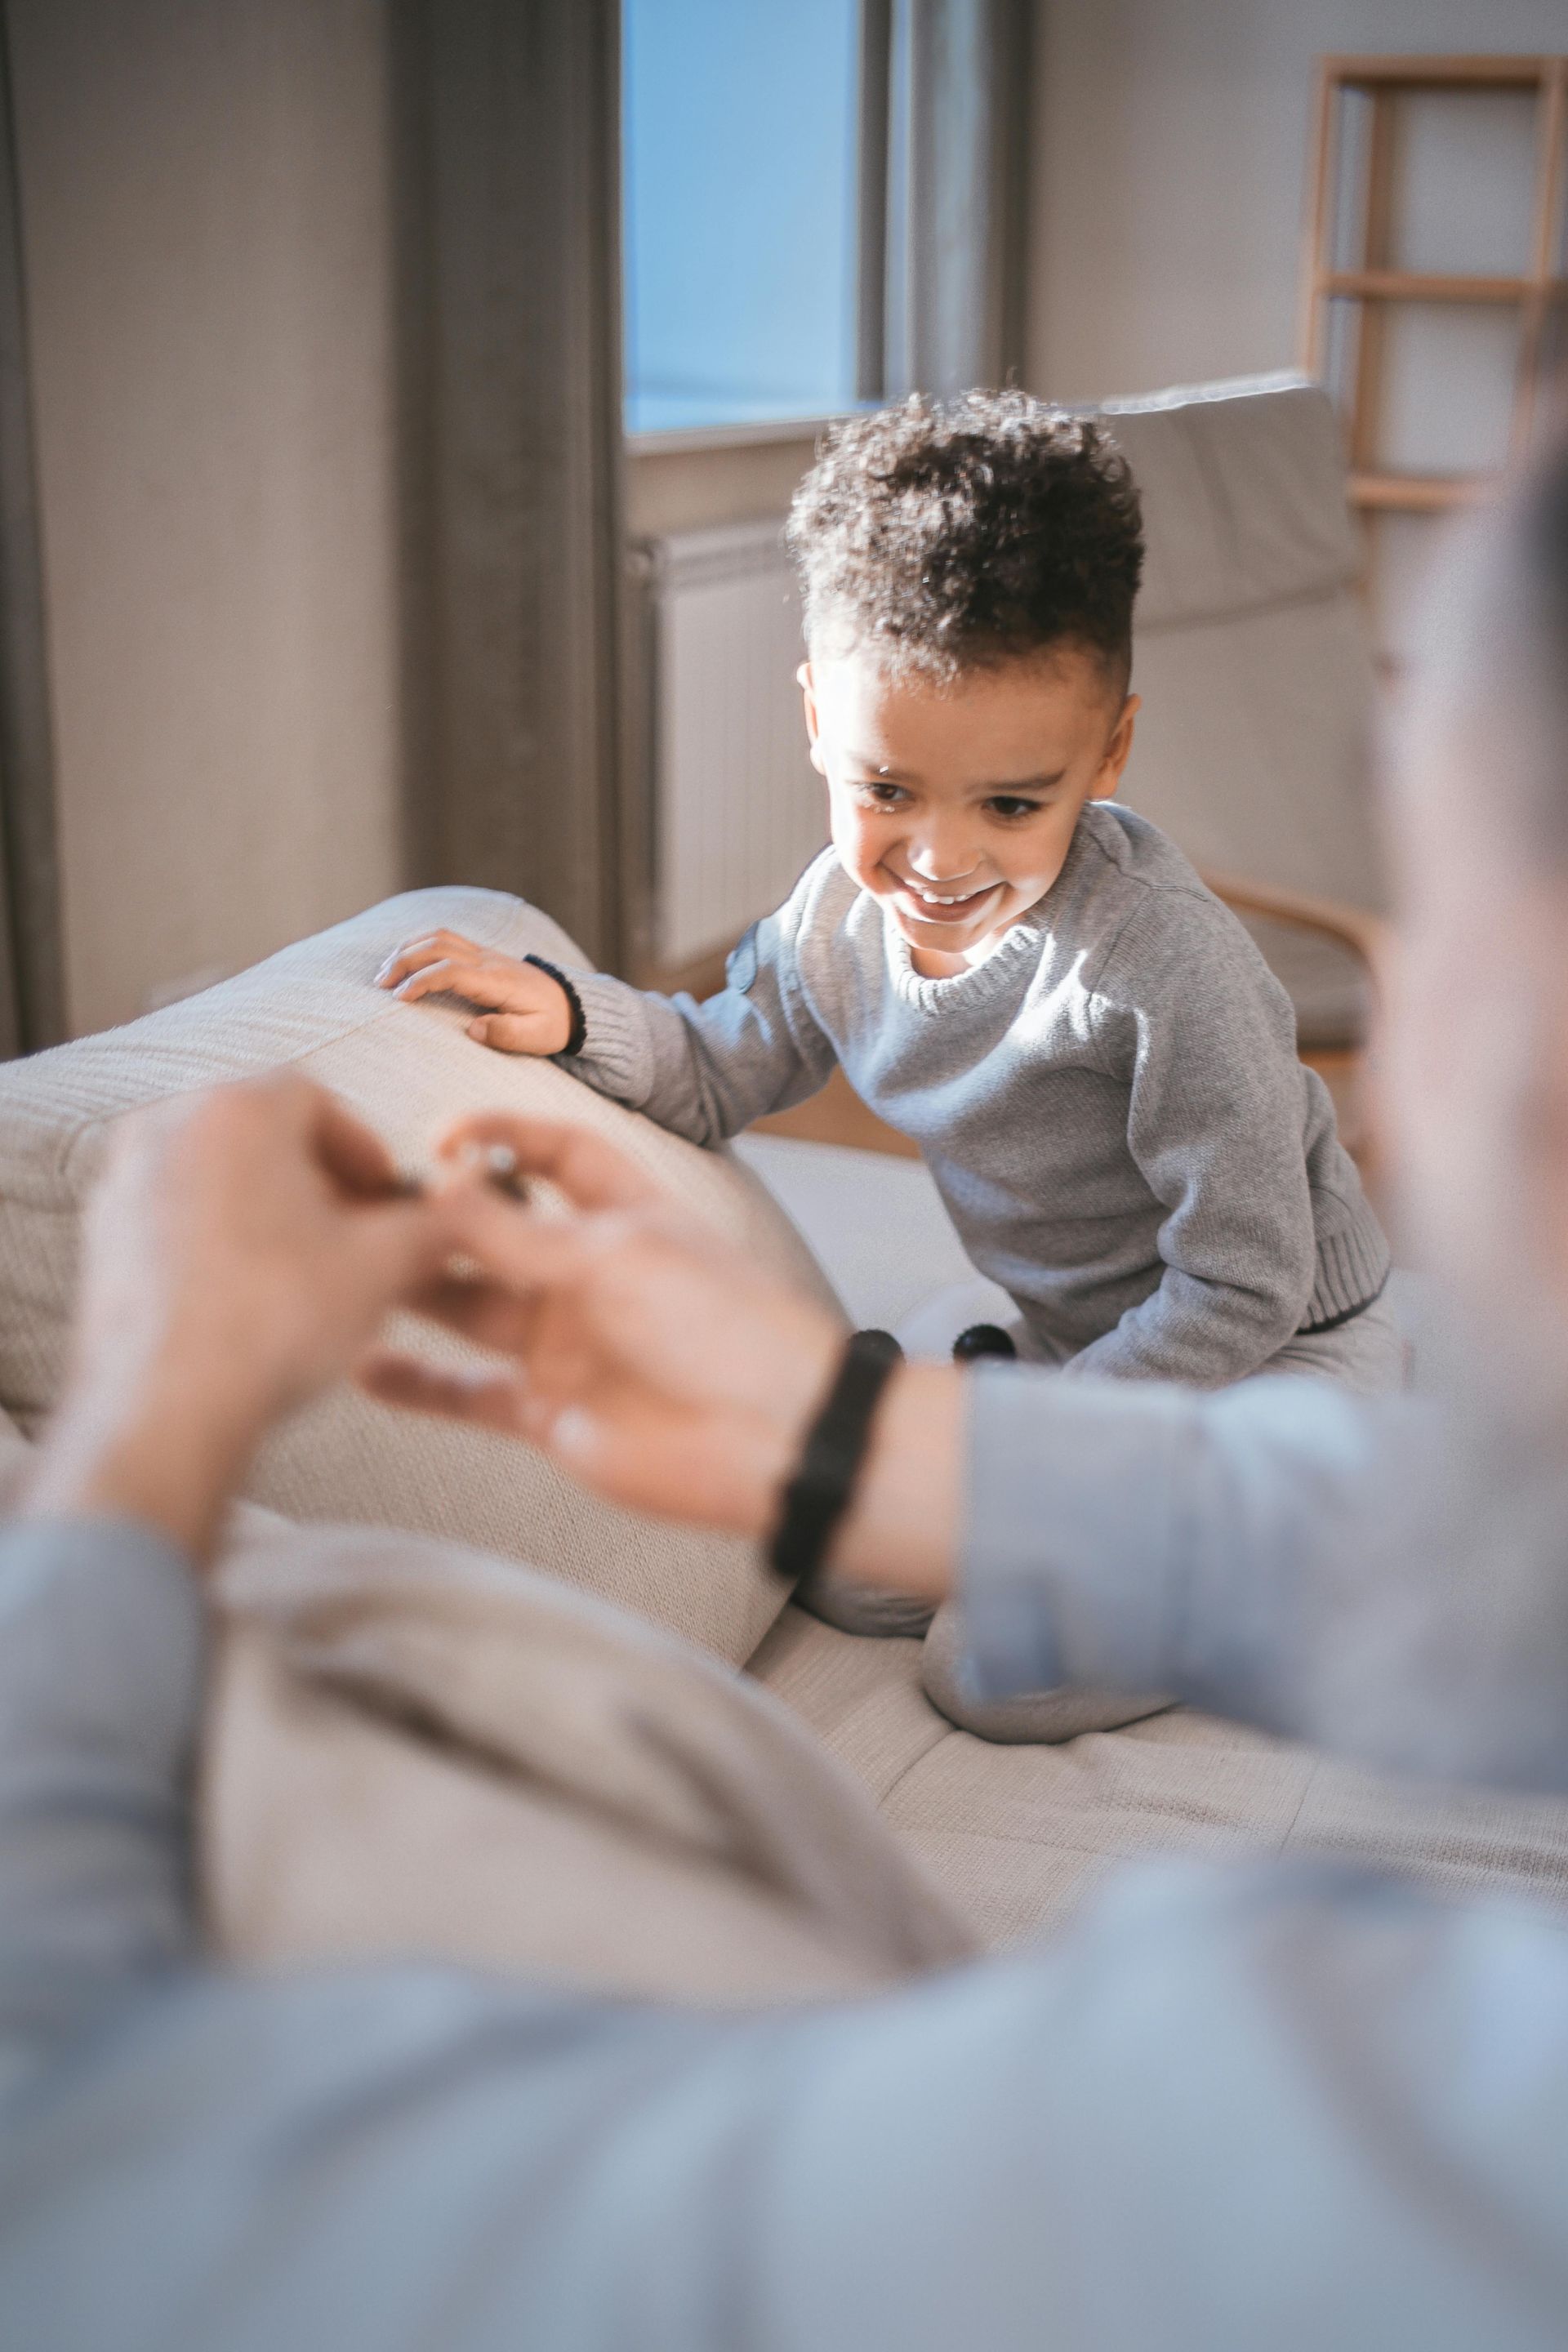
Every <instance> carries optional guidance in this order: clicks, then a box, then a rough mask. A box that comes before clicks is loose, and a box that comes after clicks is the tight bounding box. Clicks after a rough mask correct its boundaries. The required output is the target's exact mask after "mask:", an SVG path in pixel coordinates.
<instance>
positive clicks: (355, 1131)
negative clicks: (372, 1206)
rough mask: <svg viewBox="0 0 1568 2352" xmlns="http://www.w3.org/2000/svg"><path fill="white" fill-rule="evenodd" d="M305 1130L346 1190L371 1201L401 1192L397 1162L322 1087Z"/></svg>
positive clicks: (325, 1165)
mask: <svg viewBox="0 0 1568 2352" xmlns="http://www.w3.org/2000/svg"><path fill="white" fill-rule="evenodd" d="M307 1131H308V1134H309V1136H310V1142H311V1144H312V1146H313V1147H314V1150H315V1154H316V1158H317V1160H318V1161H319V1163H320V1165H321V1167H322V1168H323V1169H324V1170H325V1171H326V1172H327V1174H328V1175H329V1176H331V1177H332V1178H333V1180H334V1181H336V1182H337V1183H338V1184H339V1185H340V1186H341V1187H342V1190H343V1191H344V1192H350V1193H353V1194H356V1195H358V1196H359V1197H360V1198H362V1199H363V1200H370V1201H374V1200H387V1199H391V1198H393V1197H395V1195H396V1194H398V1193H399V1192H402V1190H403V1183H402V1179H401V1177H400V1176H399V1174H398V1171H397V1165H396V1162H395V1160H394V1159H393V1157H392V1154H391V1152H390V1151H388V1150H387V1148H386V1146H385V1144H384V1142H383V1141H382V1139H381V1138H380V1136H379V1135H377V1134H375V1133H374V1130H373V1129H370V1128H368V1127H366V1126H365V1125H364V1123H363V1120H362V1119H357V1118H355V1117H354V1115H353V1112H352V1111H351V1110H348V1109H346V1108H344V1106H343V1105H342V1103H341V1102H339V1101H338V1099H337V1097H335V1096H333V1095H330V1094H328V1093H326V1092H325V1090H324V1089H322V1090H319V1091H317V1092H316V1094H315V1097H314V1100H313V1101H312V1102H311V1104H310V1110H309V1127H308V1130H307Z"/></svg>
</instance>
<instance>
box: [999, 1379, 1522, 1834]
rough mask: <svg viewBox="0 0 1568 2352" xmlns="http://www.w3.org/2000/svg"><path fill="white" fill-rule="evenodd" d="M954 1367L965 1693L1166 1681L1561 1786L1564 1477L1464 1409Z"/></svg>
mask: <svg viewBox="0 0 1568 2352" xmlns="http://www.w3.org/2000/svg"><path fill="white" fill-rule="evenodd" d="M968 1393H969V1398H970V1421H969V1445H968V1490H967V1499H966V1511H965V1536H964V1550H963V1560H962V1562H961V1569H960V1594H961V1600H962V1603H963V1618H964V1625H965V1632H966V1637H967V1645H968V1665H969V1671H970V1674H971V1676H972V1679H973V1685H974V1687H975V1690H976V1693H977V1695H978V1696H983V1697H986V1698H1000V1697H1004V1696H1011V1695H1013V1694H1014V1693H1016V1692H1018V1691H1023V1690H1045V1689H1049V1688H1051V1687H1052V1686H1053V1685H1057V1684H1058V1683H1064V1682H1066V1683H1078V1684H1083V1685H1104V1686H1108V1687H1110V1688H1111V1689H1115V1690H1153V1691H1168V1692H1170V1693H1171V1694H1173V1696H1175V1697H1177V1698H1181V1699H1184V1700H1186V1701H1188V1702H1189V1703H1191V1704H1193V1705H1194V1706H1201V1707H1205V1708H1207V1709H1209V1710H1210V1711H1211V1712H1213V1713H1215V1714H1218V1715H1226V1716H1230V1717H1234V1718H1236V1719H1237V1720H1239V1721H1244V1722H1250V1723H1255V1724H1258V1725H1261V1726H1262V1727H1264V1728H1266V1729H1268V1730H1272V1731H1278V1732H1282V1733H1285V1734H1287V1735H1289V1736H1290V1737H1293V1738H1302V1739H1306V1740H1310V1741H1311V1742H1313V1743H1314V1744H1316V1745H1319V1746H1321V1747H1325V1748H1332V1749H1335V1750H1337V1751H1339V1752H1341V1753H1343V1754H1348V1755H1352V1756H1356V1757H1359V1758H1361V1759H1364V1760H1368V1761H1372V1762H1376V1763H1380V1764H1384V1765H1388V1766H1391V1767H1394V1768H1396V1769H1402V1770H1412V1769H1414V1770H1416V1771H1429V1772H1432V1773H1435V1774H1437V1775H1439V1776H1441V1777H1443V1778H1445V1779H1449V1780H1455V1779H1465V1778H1469V1779H1476V1780H1493V1781H1498V1782H1501V1783H1511V1784H1517V1785H1521V1786H1525V1787H1531V1788H1535V1789H1542V1790H1547V1789H1561V1788H1568V1579H1565V1578H1564V1577H1563V1575H1562V1574H1561V1573H1560V1572H1558V1571H1557V1570H1555V1568H1554V1567H1553V1566H1552V1563H1553V1562H1554V1561H1555V1560H1556V1559H1557V1558H1558V1557H1559V1556H1560V1551H1561V1542H1560V1528H1561V1526H1562V1523H1563V1519H1562V1514H1563V1495H1562V1492H1561V1490H1560V1487H1559V1486H1558V1485H1556V1484H1554V1483H1552V1482H1551V1481H1548V1482H1546V1483H1545V1484H1544V1485H1543V1484H1542V1481H1541V1479H1540V1478H1539V1477H1538V1476H1536V1475H1534V1474H1533V1473H1532V1472H1531V1471H1530V1470H1529V1469H1528V1467H1526V1466H1524V1465H1521V1471H1520V1475H1518V1476H1517V1477H1510V1476H1509V1475H1508V1474H1507V1469H1506V1465H1503V1464H1501V1463H1500V1461H1499V1460H1498V1459H1497V1458H1496V1456H1495V1454H1489V1452H1488V1445H1487V1440H1488V1438H1489V1436H1490V1435H1493V1434H1495V1433H1488V1432H1487V1431H1485V1430H1484V1429H1478V1427H1477V1425H1476V1424H1475V1423H1474V1421H1473V1420H1472V1419H1470V1418H1468V1416H1467V1415H1466V1413H1464V1412H1460V1411H1457V1410H1456V1409H1455V1408H1454V1407H1453V1406H1451V1405H1448V1406H1446V1405H1444V1404H1442V1403H1439V1402H1437V1401H1436V1399H1433V1398H1412V1397H1383V1398H1366V1397H1358V1396H1355V1395H1352V1393H1351V1392H1350V1391H1346V1390H1344V1389H1342V1388H1339V1387H1338V1386H1336V1385H1335V1384H1334V1383H1333V1382H1331V1381H1324V1380H1313V1379H1310V1378H1294V1379H1290V1378H1285V1377H1278V1378H1271V1379H1266V1380H1259V1381H1249V1382H1247V1383H1245V1384H1243V1385H1240V1386H1238V1387H1236V1388H1232V1389H1226V1390H1222V1391H1217V1392H1215V1393H1212V1394H1204V1393H1200V1392H1197V1391H1192V1390H1186V1389H1177V1388H1163V1387H1155V1386H1153V1385H1150V1386H1146V1387H1133V1386H1131V1385H1122V1384H1112V1383H1110V1382H1109V1381H1108V1382H1104V1383H1100V1382H1096V1381H1083V1382H1082V1383H1081V1384H1080V1383H1079V1382H1077V1381H1042V1380H1041V1378H1040V1376H1039V1375H1037V1374H1035V1373H1031V1372H1029V1371H1028V1370H1023V1369H1019V1368H1014V1367H1010V1366H1009V1367H1003V1366H984V1367H980V1368H977V1370H976V1373H975V1375H974V1377H973V1382H972V1384H971V1385H970V1388H969V1391H968ZM1532 1515H1533V1519H1534V1520H1535V1521H1536V1522H1539V1523H1533V1524H1532ZM1552 1522H1555V1527H1556V1529H1557V1530H1558V1531H1559V1532H1558V1533H1556V1534H1554V1532H1553V1526H1552Z"/></svg>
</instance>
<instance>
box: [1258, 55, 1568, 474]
mask: <svg viewBox="0 0 1568 2352" xmlns="http://www.w3.org/2000/svg"><path fill="white" fill-rule="evenodd" d="M1422 90H1426V91H1431V90H1466V91H1476V92H1482V91H1485V92H1488V93H1490V92H1495V91H1498V90H1521V91H1529V92H1531V93H1533V95H1534V97H1535V100H1536V107H1537V121H1536V147H1535V184H1534V206H1533V212H1534V217H1533V223H1532V227H1531V267H1530V268H1529V270H1528V272H1526V273H1525V274H1524V275H1523V276H1509V277H1504V276H1478V275H1476V274H1475V273H1473V272H1472V273H1465V274H1460V273H1455V274H1452V275H1449V274H1447V273H1443V272H1434V271H1431V270H1410V269H1402V268H1397V267H1396V266H1395V265H1394V255H1393V251H1392V242H1393V233H1394V131H1395V112H1394V110H1395V107H1396V106H1397V103H1398V101H1399V100H1400V99H1401V98H1402V97H1404V96H1406V95H1407V94H1409V93H1410V92H1413V91H1422ZM1352 93H1356V94H1359V95H1362V96H1363V97H1365V98H1367V99H1369V100H1370V101H1371V126H1370V134H1369V137H1368V140H1367V147H1366V163H1365V169H1364V173H1363V175H1362V185H1361V188H1360V189H1359V191H1358V192H1357V193H1358V195H1359V231H1360V234H1359V244H1360V259H1359V266H1358V267H1355V268H1348V269H1347V268H1342V267H1339V266H1337V260H1336V252H1335V247H1336V228H1337V226H1338V222H1339V216H1340V200H1341V193H1342V191H1341V185H1340V181H1341V169H1340V164H1341V143H1342V138H1343V135H1344V131H1343V123H1344V111H1345V100H1346V98H1347V97H1348V96H1349V95H1351V94H1352ZM1565 168H1568V58H1563V57H1429V58H1421V57H1413V58H1412V57H1407V58H1344V57H1331V58H1323V59H1322V61H1321V66H1320V68H1319V80H1318V101H1317V132H1316V140H1315V146H1314V154H1313V163H1312V175H1311V194H1310V205H1309V218H1308V224H1307V237H1306V253H1305V262H1304V267H1303V270H1302V286H1301V322H1300V348H1301V357H1302V363H1303V365H1304V366H1305V368H1306V370H1307V372H1308V373H1309V374H1310V375H1313V376H1316V377H1319V378H1321V376H1322V375H1323V373H1324V370H1325V366H1326V363H1327V360H1328V350H1329V316H1330V310H1331V305H1333V304H1335V303H1352V304H1354V305H1355V306H1356V308H1357V310H1358V314H1359V315H1358V317H1357V320H1356V329H1357V331H1356V335H1355V340H1354V346H1353V349H1354V360H1353V367H1352V373H1351V379H1350V383H1349V393H1348V399H1347V401H1346V403H1345V422H1346V431H1347V438H1348V443H1349V456H1350V496H1351V500H1352V504H1353V505H1355V506H1358V507H1361V508H1363V509H1374V510H1377V509H1381V510H1384V511H1386V510H1388V509H1403V510H1405V511H1407V512H1427V513H1429V512H1431V511H1433V510H1434V509H1439V508H1444V507H1451V506H1458V505H1460V504H1462V503H1464V501H1465V500H1467V499H1471V498H1474V497H1475V496H1477V495H1478V494H1479V491H1480V490H1481V489H1482V488H1484V480H1483V479H1482V478H1476V477H1467V476H1464V475H1456V474H1402V473H1397V472H1392V471H1389V470H1388V469H1387V468H1386V467H1384V465H1383V463H1382V461H1381V450H1380V442H1381V427H1382V423H1383V376H1384V364H1383V363H1384V339H1385V331H1386V325H1387V320H1388V316H1389V312H1390V310H1391V308H1392V306H1393V305H1394V304H1396V303H1400V302H1455V303H1483V302H1484V303H1509V304H1512V305H1514V306H1515V307H1516V308H1517V309H1518V310H1519V313H1520V341H1519V357H1518V364H1517V370H1516V373H1515V379H1514V395H1513V411H1512V422H1511V443H1512V450H1513V453H1514V454H1516V455H1517V454H1518V453H1519V452H1520V451H1521V450H1522V449H1523V447H1524V446H1526V443H1527V441H1528V438H1529V435H1530V431H1531V421H1532V417H1533V415H1534V412H1535V409H1536V404H1537V403H1538V401H1539V399H1540V396H1541V392H1542V383H1543V380H1544V377H1545V374H1546V370H1547V364H1548V360H1549V356H1550V351H1551V329H1552V324H1553V313H1554V311H1555V310H1556V309H1557V307H1558V306H1559V305H1560V304H1562V303H1563V300H1564V299H1565V298H1568V277H1564V276H1563V262H1562V254H1561V244H1562V236H1563V194H1564V185H1565V181H1564V173H1565Z"/></svg>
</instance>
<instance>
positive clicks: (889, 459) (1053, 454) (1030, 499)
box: [785, 392, 1143, 692]
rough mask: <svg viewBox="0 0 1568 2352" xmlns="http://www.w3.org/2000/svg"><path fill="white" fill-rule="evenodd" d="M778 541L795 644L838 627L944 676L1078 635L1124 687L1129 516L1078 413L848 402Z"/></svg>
mask: <svg viewBox="0 0 1568 2352" xmlns="http://www.w3.org/2000/svg"><path fill="white" fill-rule="evenodd" d="M785 538H786V542H787V545H788V547H789V551H790V553H791V554H792V556H793V557H794V558H795V566H796V569H797V571H798V572H799V574H800V582H801V592H802V595H803V598H804V601H805V632H806V638H807V641H808V643H816V644H820V642H821V641H822V639H823V638H824V637H825V636H837V637H840V638H842V639H843V640H844V641H846V642H847V644H850V645H853V646H858V647H861V648H863V649H865V650H866V651H867V652H868V653H870V654H872V655H873V656H875V657H876V658H877V659H878V660H879V661H880V662H882V663H883V664H885V666H886V667H889V669H893V670H895V671H907V670H917V671H920V672H922V673H924V674H925V675H926V676H928V677H932V678H934V679H936V680H938V681H940V682H942V683H946V682H948V681H950V680H951V679H952V678H953V677H956V676H957V675H958V673H959V672H960V671H961V670H965V669H973V668H976V667H989V666H990V665H992V664H994V663H996V662H1000V661H1005V660H1008V659H1010V658H1012V657H1015V656H1019V655H1027V654H1032V653H1037V652H1039V651H1042V650H1043V649H1044V648H1046V647H1047V646H1068V645H1070V646H1080V647H1083V648H1085V649H1087V650H1089V651H1090V652H1092V653H1094V654H1096V655H1098V656H1099V657H1100V660H1101V662H1102V663H1103V664H1104V667H1105V668H1106V670H1107V672H1108V674H1109V675H1110V676H1111V677H1113V678H1114V679H1115V680H1116V682H1117V683H1118V685H1119V686H1120V688H1121V691H1123V692H1125V690H1126V682H1127V678H1128V677H1129V675H1130V673H1131V664H1132V600H1133V598H1134V596H1135V595H1136V594H1137V593H1138V579H1139V574H1140V572H1142V565H1143V530H1142V517H1141V514H1140V510H1139V502H1138V491H1137V487H1136V485H1135V484H1134V482H1133V479H1132V476H1131V470H1130V469H1129V467H1128V464H1127V460H1126V459H1125V457H1123V456H1122V455H1121V451H1120V450H1119V449H1118V448H1117V446H1116V444H1115V443H1114V442H1113V441H1112V440H1111V438H1110V435H1109V434H1108V433H1107V432H1106V431H1105V429H1104V428H1103V426H1101V425H1096V424H1094V423H1092V422H1091V421H1090V420H1089V419H1088V418H1086V417H1081V416H1069V415H1064V414H1063V412H1062V411H1061V410H1060V409H1055V408H1047V406H1046V405H1045V404H1044V403H1043V402H1042V401H1038V400H1033V399H1031V398H1030V397H1029V395H1028V394H1026V393H1023V392H966V393H964V394H962V395H961V396H960V397H959V398H957V399H955V400H950V401H942V402H933V401H929V400H926V399H923V398H921V397H920V396H919V395H917V396H916V397H914V398H913V399H910V400H908V401H905V402H903V403H902V404H900V405H899V406H898V407H896V408H884V409H879V411H878V412H877V413H876V415H869V416H854V417H849V418H847V420H846V421H845V422H844V423H843V424H840V425H835V426H834V427H833V429H832V430H831V432H830V433H829V434H828V435H827V436H826V439H825V441H824V442H823V444H822V446H821V449H820V450H819V452H818V455H817V459H816V464H815V465H814V466H813V467H812V469H811V471H810V472H809V473H808V474H807V475H806V477H805V480H804V481H803V482H802V484H801V486H800V488H799V489H798V490H797V491H796V492H795V502H794V505H793V507H792V509H791V512H790V519H789V526H788V530H787V531H786V533H785Z"/></svg>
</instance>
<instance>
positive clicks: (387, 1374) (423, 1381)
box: [354, 1353, 524, 1437]
mask: <svg viewBox="0 0 1568 2352" xmlns="http://www.w3.org/2000/svg"><path fill="white" fill-rule="evenodd" d="M354 1377H355V1379H356V1380H357V1381H358V1383H359V1385H360V1387H361V1388H362V1389H363V1390H364V1391H365V1393H366V1394H367V1395H368V1396H373V1397H376V1398H378V1399H379V1400H380V1402H382V1403H383V1404H395V1405H402V1406H403V1407H405V1409H406V1410H407V1411H409V1412H428V1413H434V1414H436V1415H437V1416H438V1417H439V1418H440V1419H441V1420H444V1421H463V1422H468V1423H469V1424H470V1425H472V1426H476V1427H479V1428H480V1429H499V1430H502V1431H504V1432H505V1433H506V1434H507V1435H508V1436H510V1437H515V1436H516V1435H517V1433H518V1430H519V1428H520V1427H521V1422H522V1415H523V1398H524V1386H523V1382H522V1380H521V1376H520V1375H519V1374H518V1373H516V1372H507V1371H477V1370H476V1371H462V1372H443V1371H437V1370H436V1369H435V1367H434V1366H433V1365H430V1364H425V1363H421V1362H420V1361H419V1360H418V1359H417V1358H416V1357H414V1356H399V1355H395V1354H391V1353H387V1354H377V1355H374V1356H368V1357H366V1359H365V1360H364V1361H363V1363H362V1364H361V1365H360V1366H359V1367H358V1369H357V1370H356V1372H355V1375H354Z"/></svg>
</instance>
